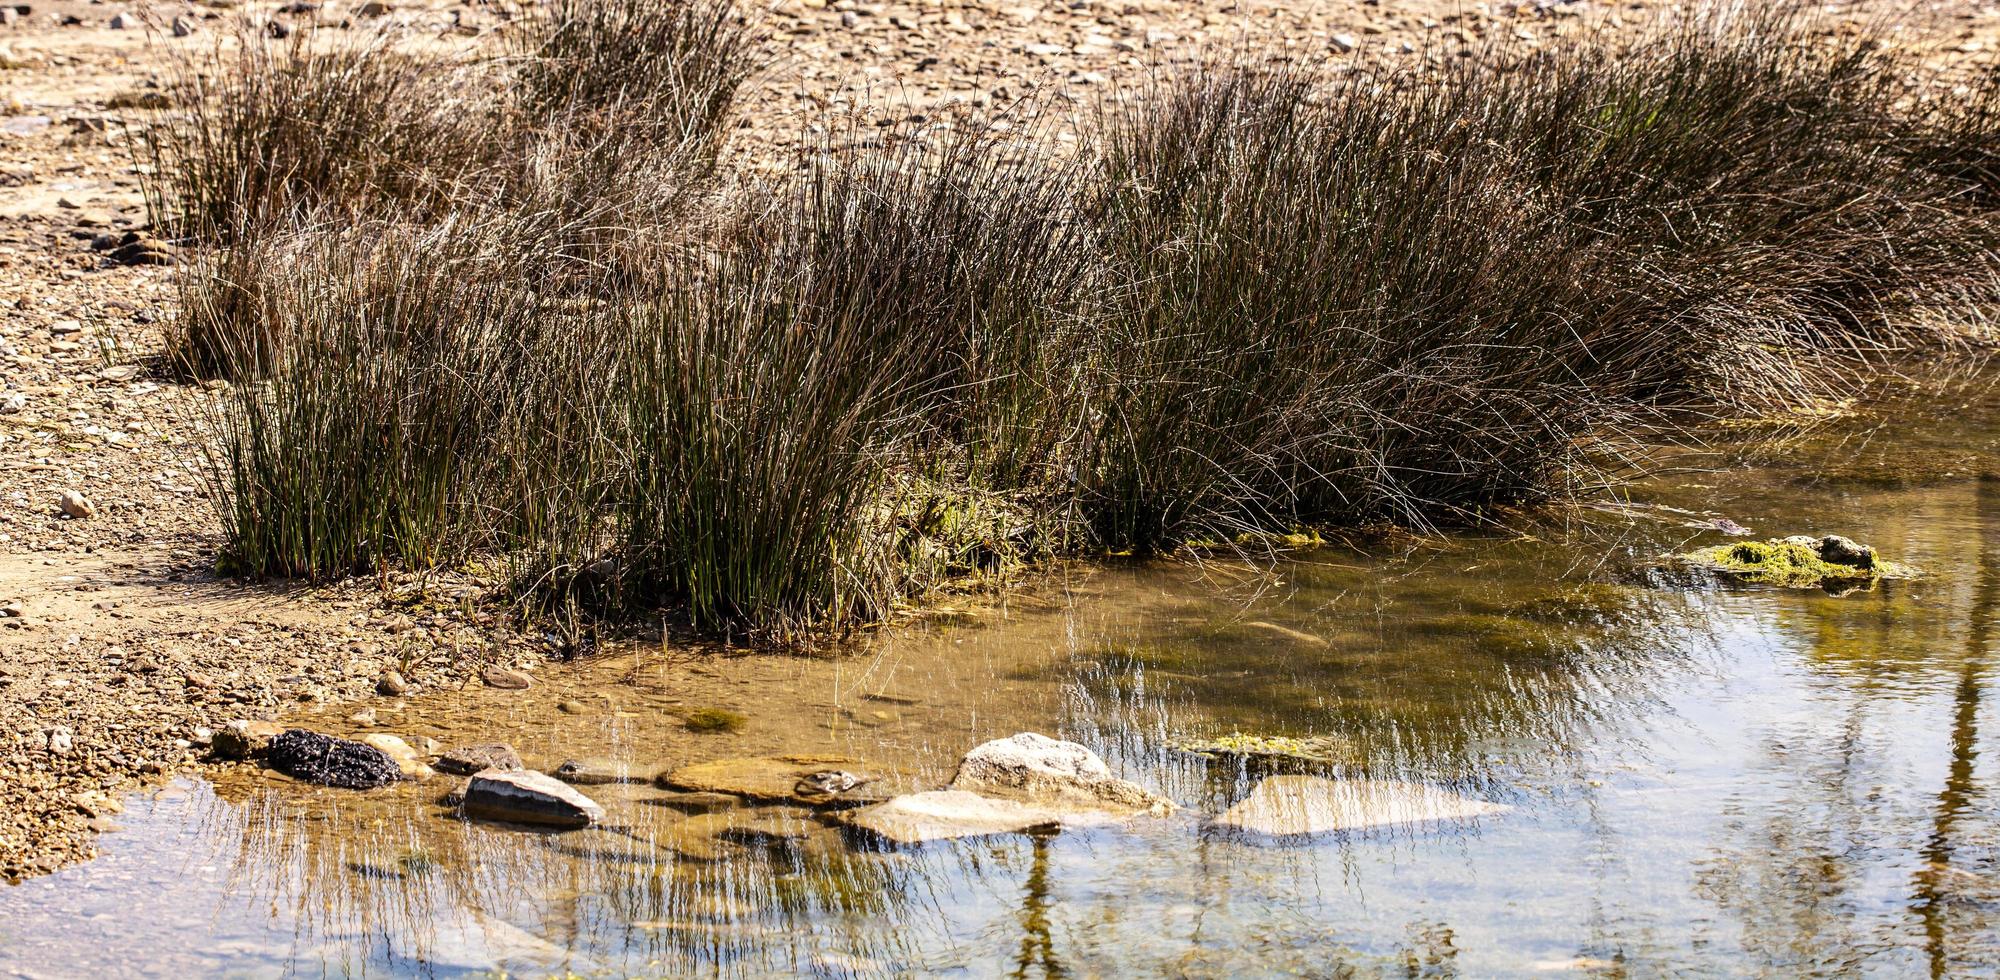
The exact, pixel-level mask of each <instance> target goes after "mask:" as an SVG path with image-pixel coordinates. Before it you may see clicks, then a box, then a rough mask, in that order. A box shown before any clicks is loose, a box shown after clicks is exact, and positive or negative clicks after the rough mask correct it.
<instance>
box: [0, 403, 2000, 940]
mask: <svg viewBox="0 0 2000 980" xmlns="http://www.w3.org/2000/svg"><path fill="white" fill-rule="evenodd" d="M1725 435H1726V434H1719V435H1718V439H1719V440H1721V441H1723V442H1725V443H1726V442H1727V438H1726V437H1725ZM1997 436H2000V398H1997V397H1996V396H1995V394H1994V393H1993V392H1992V391H1991V390H1990V389H1989V388H1987V387H1985V386H1981V385H1973V386H1970V387H1962V388H1956V389H1951V390H1948V391H1944V392H1942V393H1940V392H1936V391H1933V392H1930V393H1928V394H1925V395H1923V396H1922V397H1920V398H1916V399H1913V400H1912V401H1911V403H1910V404H1907V405H1898V406H1895V407H1891V408H1884V409H1880V410H1872V411H1866V412H1863V413H1861V414H1860V415H1858V416H1857V417H1855V418H1852V419H1849V420H1846V421H1842V422H1839V423H1836V424H1832V425H1828V426H1825V427H1822V428H1820V429H1817V430H1815V431H1813V432H1810V433H1805V434H1802V435H1798V436H1797V437H1796V438H1793V439H1791V440H1790V441H1788V442H1787V443H1786V444H1785V445H1783V446H1782V447H1780V448H1778V449H1762V450H1759V451H1758V452H1757V453H1756V454H1755V458H1754V459H1751V458H1748V457H1746V456H1745V455H1744V454H1742V453H1739V452H1735V451H1732V450H1728V449H1727V448H1726V447H1725V448H1724V449H1723V450H1721V451H1719V452H1718V453H1717V454H1715V455H1713V456H1710V457H1706V458H1705V462H1706V463H1707V464H1709V465H1708V466H1706V467H1705V468H1703V469H1700V470H1689V471H1684V472H1679V473H1675V474H1671V475H1666V476H1662V477H1658V478H1656V479H1653V480H1651V481H1648V482H1647V483H1645V484H1642V485H1640V486H1639V487H1637V488H1635V489H1634V490H1633V493H1632V496H1633V498H1634V499H1635V500H1637V501H1639V502H1641V503H1647V504H1668V505H1673V506H1678V507H1682V508H1687V509H1693V510H1698V511H1702V512H1707V513H1712V514H1715V515H1720V516H1726V517H1728V518H1730V519H1732V520H1734V521H1738V522H1741V523H1742V524H1744V525H1747V526H1749V527H1750V528H1751V529H1753V530H1754V531H1755V532H1756V533H1757V534H1758V535H1759V536H1760V537H1762V536H1777V535H1781V534H1790V533H1812V534H1821V533H1843V534H1847V535H1849V536H1852V537H1855V538H1857V539H1860V540H1862V541H1866V542H1869V543H1872V544H1874V545H1876V546H1878V547H1879V548H1880V549H1882V551H1883V552H1884V553H1885V554H1887V555H1890V556H1892V557H1895V558H1898V559H1901V560H1904V561H1907V562H1910V563H1913V564H1915V565H1917V566H1919V567H1920V568H1921V569H1923V570H1924V571H1925V572H1926V573H1927V574H1926V575H1925V576H1924V577H1922V578H1920V579H1917V580H1913V581H1903V582H1891V583H1884V584H1883V585H1881V586H1880V587H1878V588H1876V589H1874V590H1872V591H1864V592H1856V593H1852V594H1848V595H1841V596H1833V595H1829V594H1826V593H1823V592H1818V591H1813V592H1805V591H1781V590H1774V589H1766V588H1753V587H1744V586H1732V585H1725V584H1721V583H1717V582H1714V581H1711V580H1708V579H1705V578H1702V577H1700V576H1695V575H1688V574H1676V573H1663V572H1661V571H1658V570H1657V569H1656V568H1655V567H1654V565H1655V563H1654V561H1653V559H1654V558H1655V557H1656V556H1658V555H1661V554H1663V553H1667V552H1671V551H1675V550H1681V549H1683V548H1685V547H1687V546H1690V545H1701V544H1710V543H1715V542H1718V541H1722V540H1725V539H1724V538H1722V537H1721V536H1720V535H1719V534H1718V533H1716V532H1714V531H1706V530H1701V529H1696V528H1687V527H1682V526H1680V523H1681V522H1680V520H1679V519H1678V518H1676V517H1674V516H1673V515H1672V514H1670V513H1668V512H1664V511H1652V510H1639V511H1631V510H1627V511H1621V512H1616V513H1608V512H1603V511H1596V510H1588V509H1584V510H1580V511H1578V512H1575V513H1570V514H1567V515H1560V516H1558V517H1555V518H1551V519H1549V520H1547V521H1546V522H1544V523H1543V524H1541V525H1539V526H1537V527H1535V528H1534V530H1533V533H1532V534H1526V535H1520V536H1512V537H1500V536H1481V537H1457V538H1451V539H1445V540H1437V541H1428V542H1422V543H1417V544H1411V545H1407V546H1402V547H1395V546H1385V545H1376V546H1374V547H1372V548H1371V549H1370V550H1369V553H1367V554H1362V553H1359V552H1355V551H1350V550H1346V549H1339V548H1329V549H1323V550H1319V551H1315V552H1310V553H1306V554H1302V555H1299V556H1298V559H1299V560H1297V561H1295V562H1289V563H1287V564H1284V565H1282V566H1280V567H1279V568H1278V569H1277V570H1276V572H1275V573H1274V574H1264V573H1260V572H1259V571H1257V570H1255V569H1253V568H1249V567H1245V566H1242V565H1237V564H1231V563H1224V562H1215V563H1211V564H1209V565H1207V566H1205V567H1201V568H1194V567H1185V566H1154V567H1144V568H1103V569H1096V570H1085V571H1071V572H1065V573H1063V574H1062V575H1061V576H1059V577H1058V578H1057V579H1056V580H1053V581H1051V582H1049V583H1047V584H1046V586H1045V587H1043V588H1040V589H1038V590H1037V591H1036V594H1035V595H1032V596H1021V597H1015V598H1013V599H1010V600H1008V601H1006V602H1004V603H998V604H995V605H992V606H990V607H988V606H982V607H979V608H972V609H967V610H965V611H964V612H963V613H962V614H960V615H953V616H945V617H940V618H939V619H938V620H937V621H936V622H935V623H933V624H932V625H929V626H925V627H922V628H916V629H909V630H899V631H895V632H893V633H889V634H885V635H882V636H880V637H878V638H876V639H874V640H872V641H870V642H868V643H866V644H863V645H861V647H860V648H859V649H855V650H851V651H847V652H845V653H844V654H842V655H839V656H827V657H818V658H787V657H770V656H746V657H739V658H734V659H727V660H718V659H714V658H704V659H699V660H695V659H690V658H688V657H686V656H684V655H679V654H674V653H663V652H661V651H656V650H636V651H624V652H620V653H617V654H614V655H610V656H607V657H605V658H601V659H599V660H597V661H594V662H592V663H589V664H584V665H579V666H576V667H573V668H569V669H566V670H560V671H553V672H551V673H550V674H549V675H548V676H547V677H546V678H545V681H544V683H542V684H540V685H538V686H537V687H536V688H535V689H534V690H532V691H529V692H525V693H513V692H492V691H468V692H465V693H463V694H456V695H450V696H446V697H441V698H436V699H431V700H416V701H411V702H409V703H407V704H404V705H396V704H390V703H386V702H385V703H384V705H383V707H382V710H381V711H380V712H379V714H380V718H381V723H380V727H378V728H376V729H373V730H378V731H391V732H397V733H403V734H423V735H430V736H432V737H435V738H437V739H439V740H440V741H443V742H446V743H447V744H450V743H455V742H472V741H485V740H492V739H500V740H506V741H510V742H512V743H513V744H515V745H516V746H517V747H518V748H520V749H521V751H522V752H523V754H524V755H526V756H527V757H528V761H529V763H530V764H531V765H539V766H543V767H552V766H554V765H555V764H557V763H559V762H561V761H562V760H563V759H565V758H569V757H573V756H592V755H596V756H610V757H614V758H616V759H619V760H621V761H623V762H624V763H626V764H627V765H629V766H630V767H631V768H632V770H633V771H634V772H639V773H650V772H653V771H655V770H657V769H660V768H664V767H667V766H671V765H674V764H678V763H683V762H688V761H696V760H701V759H708V758H715V757H721V756H728V755H752V754H764V753H770V752H778V751H789V752H818V753H826V752H835V753H841V754H845V755H849V756H853V757H857V758H861V759H866V760H869V761H871V762H874V763H877V764H882V765H889V766H894V767H898V768H900V769H902V770H904V771H905V772H906V775H905V776H904V777H903V782H904V784H905V785H906V786H907V787H908V788H927V787H929V786H934V785H936V784H938V783H941V782H942V781H944V780H945V779H946V778H948V777H949V775H950V772H951V767H952V764H953V763H954V761H955V760H956V758H957V757H958V755H959V754H960V753H962V752H963V751H964V750H965V749H967V748H969V747H970V746H972V745H974V744H976V743H977V742H979V741H982V740H984V739H987V738H992V737H1000V736H1005V735H1010V734H1013V733H1014V732H1017V731H1039V732H1044V733H1048V734H1052V735H1057V736H1060V737H1063V738H1069V739H1074V740H1076V741H1080V742H1083V743H1085V744H1086V745H1089V746H1090V747H1091V748H1093V749H1095V750H1096V751H1098V752H1099V753H1100V754H1102V755H1103V756H1104V757H1105V759H1106V760H1107V761H1108V762H1109V763H1110V765H1111V766H1112V768H1113V769H1114V770H1115V771H1117V772H1118V773H1119V774H1120V775H1123V776H1125V777H1127V778H1129V779H1133V780H1135V781H1138V782H1140V783H1143V784H1145V785H1147V786H1149V787H1152V788H1154V789H1157V790H1159V791H1161V792H1164V793H1166V794H1167V795H1169V796H1171V797H1172V798H1174V799H1175V800H1177V801H1178V802H1180V803H1181V804H1182V805H1183V806H1184V807H1185V810H1184V812H1183V813H1181V814H1179V815H1177V816H1175V817H1171V818H1167V819H1163V820H1157V821H1148V822H1140V823H1136V824H1133V825H1131V826H1129V827H1114V828H1104V829H1096V830H1090V831H1083V832H1076V831H1072V832H1068V833H1064V834H1061V835H1059V836H1055V837H1052V838H1031V837H1027V836H1006V837H995V838H984V839H976V840H964V841H957V842H947V843H938V844H929V845H924V846H921V847H916V848H910V849H883V848H877V847H870V846H866V845H861V844H858V843H857V842H855V841H851V840H848V839H846V838H843V837H842V836H841V834H840V833H838V832H837V831H834V830H832V829H830V828H823V827H819V826H818V825H816V824H811V823H805V824H803V825H802V827H803V828H804V829H803V830H802V831H801V832H800V833H799V834H798V835H789V834H770V835H742V836H741V837H740V838H739V839H738V840H734V841H728V842H723V843H720V844H718V843H717V842H716V841H715V840H714V839H712V838H702V839H700V840H691V839H689V837H688V835H687V833H686V832H685V830H684V828H682V826H681V824H682V822H683V821H684V819H685V818H684V817H682V816H681V815H680V814H679V813H677V812H675V811H673V810H670V809H667V808H664V807H660V806H657V805H653V804H652V803H650V802H649V800H651V799H653V798H655V797H657V795H658V794H659V792H660V791H658V790H654V789H652V788H651V787H649V786H644V785H635V786H628V787H617V786H608V787H590V788H589V790H588V791H589V792H590V793H591V794H592V795H593V796H594V797H596V798H598V799H599V800H600V801H601V802H603V803H604V804H605V805H606V808H607V810H608V811H609V814H610V817H609V822H610V823H611V824H612V825H613V826H612V827H611V828H610V829H603V830H591V831H585V832H577V833H570V834H533V833H527V832H522V831H517V830H509V829H506V828H500V827H495V826H490V825H482V824H477V823H466V822H462V821H460V820H457V819H455V818H454V817H453V816H452V815H451V813H450V811H448V810H445V809H444V808H442V807H439V806H438V805H436V804H435V802H434V800H435V798H436V797H437V796H438V795H439V794H440V793H441V792H442V790H443V789H444V788H446V786H448V783H446V782H443V781H433V782H430V783H426V784H424V785H422V786H409V787H405V788H399V789H396V790H391V791H383V792H378V793H374V794H355V793H346V792H341V791H336V790H322V789H314V788H309V787H302V786H299V785H296V784H293V783H290V782H288V781H284V780H277V779H272V778H269V777H266V776H264V775H263V774H260V773H258V772H256V771H255V770H250V769H247V768H246V769H237V770H221V771H218V772H217V773H216V774H215V777H214V779H213V781H212V782H210V781H183V782H180V783H177V784H175V785H173V786H171V787H169V788H167V789H165V790H161V791H157V792H153V793H150V794H147V795H145V796H142V797H139V798H136V799H134V800H133V801H131V802H130V804H129V805H128V809H127V812H126V813H125V814H124V815H123V816H122V817H121V818H120V822H121V823H122V825H123V827H124V829H123V830H122V831H121V832H119V833H115V834H111V835H108V836H107V837H106V838H105V839H104V852H105V853H104V855H103V856H102V857H101V858H99V859H98V860H96V861H93V862H90V863H88V864H86V865H83V866H80V867H76V868H73V869H71V870H68V871H65V872H62V873H60V874H56V875H52V876H49V877H46V878H42V879H38V880H35V881H30V882H28V883H26V884H23V885H20V886H18V887H13V888H0V975H15V974H19V975H24V976H36V977H42V976H46V977H68V976H87V975H106V976H111V975H116V976H124V975H158V976H176V977H187V976H204V977H206V976H245V977H250V976H271V975H307V976H317V975H352V976H401V975H424V976H459V975H493V974H499V973H507V974H510V975H517V976H519V975H526V976H541V975H546V974H550V973H556V974H560V973H563V972H565V971H567V972H572V973H576V974H582V975H587V976H594V975H607V976H625V975H671V976H681V975H689V974H698V975H725V976H769V975H814V976H836V977H847V976H881V975H922V976H933V975H947V976H955V975H962V976H972V977H986V976H1028V977H1045V976H1046V977H1057V976H1118V975H1148V976H1153V975H1177V976H1235V977H1250V976H1264V975H1271V974H1296V975H1306V976H1339V975H1353V974H1358V975H1364V976H1375V975H1396V976H1458V975H1464V976H1562V975H1571V974H1575V975H1598V976H1635V977H1636V976H1659V975H1665V974H1675V975H1695V976H1711V975H1712V976H1736V975H1767V976H1800V975H1840V976H1847V975H1879V976H1897V977H1904V976H1934V977H1943V976H1981V975H1995V974H2000V698H1996V697H1995V696H1994V690H1993V689H1994V687H1995V685H1996V683H2000V680H1996V677H1995V671H1994V665H1995V658H1996V656H2000V639H1996V637H1995V623H1996V619H2000V478H1996V476H2000V474H1996V472H1995V470H1996V469H2000V462H1996V460H2000V454H1996V450H2000V437H1997ZM884 694H887V695H889V696H890V697H891V698H892V700H882V699H880V697H879V696H880V695H884ZM871 695H873V696H877V697H872V698H871V697H870V696H871ZM905 700H914V702H915V703H902V702H903V701H905ZM563 702H567V704H563V705H562V707H563V708H565V709H567V710H559V708H558V705H559V704H562V703H563ZM697 706H724V707H730V708H734V709H738V710H742V711H744V712H745V713H746V714H747V715H748V716H749V718H750V722H749V725H748V726H747V728H746V729H745V730H744V731H743V732H741V733H739V734H733V735H695V734H691V733H688V732H686V731H685V730H684V729H683V727H682V726H681V725H680V724H679V723H678V722H677V721H676V720H675V719H674V716H673V712H675V711H676V710H680V709H685V708H688V707H697ZM349 710H351V709H349ZM312 723H313V724H314V725H316V726H318V727H323V728H327V729H330V730H337V731H347V732H354V731H359V729H356V728H355V727H354V726H353V725H352V724H349V723H347V722H345V721H344V720H343V719H341V718H339V717H337V716H335V717H327V718H322V719H312ZM1238 731H1240V732H1246V733H1255V734H1263V735H1301V736H1303V735H1314V736H1326V737H1328V738H1329V739H1330V741H1331V742H1332V744H1334V745H1335V746H1336V747H1337V748H1336V752H1335V755H1336V759H1335V760H1334V761H1333V762H1332V763H1331V764H1329V765H1328V766H1327V767H1325V768H1324V769H1322V770H1319V771H1320V772H1321V773H1322V774H1323V775H1330V776H1359V775H1366V776H1370V777H1374V778H1388V779H1402V780H1409V781H1414V782H1420V783H1424V784H1429V785H1433V786H1438V787H1443V788H1448V789H1450V790H1453V791H1455V792H1458V793H1462V794H1464V795H1467V796H1471V797H1476V798H1479V799H1481V800H1486V801H1490V802H1495V803H1501V804H1505V805H1507V806H1508V807H1510V809H1509V810H1507V811H1506V812H1503V813H1499V814H1495V815H1491V816H1486V817H1481V818H1479V819H1477V820H1476V821H1464V822H1456V823H1448V824H1440V825H1430V826H1414V827H1413V826H1401V827H1394V828H1387V829H1380V830H1373V831H1363V832H1354V833H1348V834H1339V835H1331V836H1327V837H1322V838H1315V839H1308V840H1282V841H1281V840H1271V839H1251V838H1243V837H1241V836H1233V835H1225V834H1220V833H1217V832H1215V831H1214V830H1213V829H1211V828H1209V827H1208V826H1207V825H1206V823H1205V820H1204V817H1205V816H1212V815H1214V814H1216V813H1218V812H1220V811H1221V810H1223V809H1224V808H1226V807H1228V806H1229V805H1230V804H1231V803H1233V802H1235V801H1237V800H1239V799H1241V798H1242V797H1243V796H1244V795H1246V794H1247V793H1248V792H1249V791H1250V789H1251V787H1252V786H1253V785H1254V784H1255V782H1256V781H1257V779H1258V778H1259V777H1260V773H1259V772H1255V771H1250V770H1248V769H1246V768H1244V767H1242V766H1240V765H1227V764H1221V765H1218V764H1212V763H1210V762H1207V761H1204V760H1203V759H1201V758H1200V757H1196V756H1189V755H1186V754H1183V753H1180V752H1177V751H1175V750H1173V749H1172V748H1171V747H1170V746H1171V743H1172V742H1174V741H1175V740H1177V739H1182V738H1200V737H1212V736H1216V735H1222V734H1228V733H1231V732H1238Z"/></svg>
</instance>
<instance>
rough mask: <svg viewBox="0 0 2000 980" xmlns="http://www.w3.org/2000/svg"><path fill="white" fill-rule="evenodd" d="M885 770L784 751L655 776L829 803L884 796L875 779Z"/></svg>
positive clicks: (751, 795) (699, 788)
mask: <svg viewBox="0 0 2000 980" xmlns="http://www.w3.org/2000/svg"><path fill="white" fill-rule="evenodd" d="M884 775H886V774H885V773H882V772H879V771H875V770H871V769H868V768H864V767H862V766H861V765H860V764H859V763H856V762H855V761H854V760H853V759H849V758H846V757H844V756H812V755H783V756H763V757H749V758H741V759H716V760H713V761H710V762H697V763H695V764H693V765H687V766H682V767H680V768H678V769H674V770H671V771H668V772H664V773H661V774H660V776H659V780H658V781H659V784H660V785H661V786H664V787H666V788H668V789H679V790H689V791H692V792H697V793H727V794H730V795H732V796H740V797H744V798H746V799H752V800H759V801H763V802H782V803H802V804H805V805H808V806H816V807H834V806H856V805H860V804H863V803H873V802H876V801H877V800H880V799H884V798H885V797H884V796H882V795H881V794H880V792H879V790H878V788H877V787H876V785H875V784H876V783H878V782H879V781H880V780H881V779H882V778H883V776H884Z"/></svg>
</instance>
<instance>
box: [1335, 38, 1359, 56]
mask: <svg viewBox="0 0 2000 980" xmlns="http://www.w3.org/2000/svg"><path fill="white" fill-rule="evenodd" d="M1331 40H1332V41H1333V49H1334V50H1335V51H1338V52H1340V53H1341V54H1346V53H1348V52H1350V51H1353V50H1354V35H1352V34H1335V35H1334V36H1333V37H1332V39H1331Z"/></svg>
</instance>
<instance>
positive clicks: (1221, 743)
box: [1169, 732, 1360, 764]
mask: <svg viewBox="0 0 2000 980" xmlns="http://www.w3.org/2000/svg"><path fill="white" fill-rule="evenodd" d="M1169 744H1170V746H1171V747H1172V748H1174V749H1176V750H1178V751H1181V752H1187V753H1191V754H1194V755H1201V756H1207V757H1210V758H1240V759H1252V760H1272V761H1283V762H1311V763H1325V764H1336V763H1346V762H1354V761H1357V760H1358V759H1359V757H1360V753H1359V752H1358V751H1357V750H1356V748H1355V746H1354V743H1352V742H1349V741H1348V740H1346V739H1343V738H1337V737H1335V736H1332V735H1309V736H1306V737H1303V738H1294V737H1291V736H1288V735H1249V734H1245V733H1243V732H1231V733H1230V734H1228V735H1224V736H1222V737H1220V738H1210V739H1181V740H1176V741H1174V742H1171V743H1169Z"/></svg>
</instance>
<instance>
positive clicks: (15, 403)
mask: <svg viewBox="0 0 2000 980" xmlns="http://www.w3.org/2000/svg"><path fill="white" fill-rule="evenodd" d="M27 408H28V396H26V395H8V396H7V397H5V398H0V415H19V414H21V413H22V412H24V411H26V410H27Z"/></svg>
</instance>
